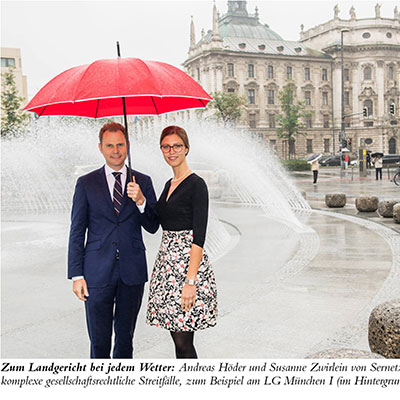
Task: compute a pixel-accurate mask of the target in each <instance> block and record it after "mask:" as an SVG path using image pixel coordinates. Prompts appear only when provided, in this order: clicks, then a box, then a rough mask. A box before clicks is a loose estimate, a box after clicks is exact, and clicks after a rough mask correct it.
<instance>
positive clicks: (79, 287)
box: [72, 279, 89, 301]
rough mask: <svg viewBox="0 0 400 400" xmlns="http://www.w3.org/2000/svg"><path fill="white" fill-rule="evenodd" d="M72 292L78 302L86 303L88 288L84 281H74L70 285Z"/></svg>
mask: <svg viewBox="0 0 400 400" xmlns="http://www.w3.org/2000/svg"><path fill="white" fill-rule="evenodd" d="M72 290H73V292H74V293H75V294H76V297H78V299H79V300H82V301H86V300H87V299H86V298H85V296H86V297H89V292H88V288H87V285H86V281H85V280H84V279H78V280H77V281H74V282H73V284H72Z"/></svg>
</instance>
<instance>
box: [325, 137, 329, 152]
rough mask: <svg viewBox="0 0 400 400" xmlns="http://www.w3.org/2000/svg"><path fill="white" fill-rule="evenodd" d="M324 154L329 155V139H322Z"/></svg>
mask: <svg viewBox="0 0 400 400" xmlns="http://www.w3.org/2000/svg"><path fill="white" fill-rule="evenodd" d="M324 153H329V139H324Z"/></svg>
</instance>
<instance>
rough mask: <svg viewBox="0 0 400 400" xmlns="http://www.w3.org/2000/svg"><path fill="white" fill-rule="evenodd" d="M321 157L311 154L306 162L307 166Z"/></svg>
mask: <svg viewBox="0 0 400 400" xmlns="http://www.w3.org/2000/svg"><path fill="white" fill-rule="evenodd" d="M321 157H322V153H318V154H313V155H312V156H311V157H310V158H309V159H308V160H307V162H308V163H309V164H312V163H313V162H314V161H317V160H319V159H320V158H321Z"/></svg>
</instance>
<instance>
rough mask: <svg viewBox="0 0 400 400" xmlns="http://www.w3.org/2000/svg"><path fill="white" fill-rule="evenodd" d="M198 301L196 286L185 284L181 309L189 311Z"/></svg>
mask: <svg viewBox="0 0 400 400" xmlns="http://www.w3.org/2000/svg"><path fill="white" fill-rule="evenodd" d="M195 301H196V285H188V284H187V283H185V285H184V286H183V289H182V298H181V309H182V310H184V311H189V310H190V309H191V308H192V307H193V306H194V303H195Z"/></svg>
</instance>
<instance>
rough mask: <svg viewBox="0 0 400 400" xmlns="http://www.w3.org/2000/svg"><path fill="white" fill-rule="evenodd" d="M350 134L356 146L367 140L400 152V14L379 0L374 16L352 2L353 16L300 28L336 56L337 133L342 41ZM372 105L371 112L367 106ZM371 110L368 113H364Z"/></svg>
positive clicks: (310, 42)
mask: <svg viewBox="0 0 400 400" xmlns="http://www.w3.org/2000/svg"><path fill="white" fill-rule="evenodd" d="M341 35H343V61H344V62H343V64H344V65H343V80H344V94H343V103H344V115H345V116H346V115H348V116H347V117H345V118H344V122H345V124H344V125H345V135H346V138H348V139H350V142H351V146H353V147H356V148H357V147H358V146H359V145H360V143H365V144H366V146H367V147H368V148H371V150H374V151H382V152H384V153H385V154H386V153H389V154H394V153H400V143H399V140H400V136H399V135H400V113H399V105H400V104H399V98H400V91H399V83H400V18H399V12H398V9H397V8H395V9H394V16H393V18H383V17H382V16H381V12H380V6H379V5H378V4H377V5H376V6H375V16H374V17H373V18H363V19H357V16H356V10H355V9H354V7H351V9H350V11H349V19H341V18H340V17H339V9H338V7H335V9H334V16H333V19H332V20H330V21H328V22H326V23H323V24H321V25H318V26H316V27H314V28H312V29H309V30H307V31H304V32H301V33H300V43H302V44H304V45H307V46H310V47H312V48H314V49H317V50H320V51H323V52H324V53H326V54H329V55H330V56H331V57H332V71H333V73H332V88H333V94H332V97H333V101H334V104H333V109H334V111H333V113H334V128H335V134H336V135H337V136H338V134H339V132H340V127H341V107H342V93H341V83H342V61H341V56H342V54H341V53H342V52H341V50H342V46H341ZM364 110H366V112H365V111H364ZM364 114H367V115H364Z"/></svg>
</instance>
